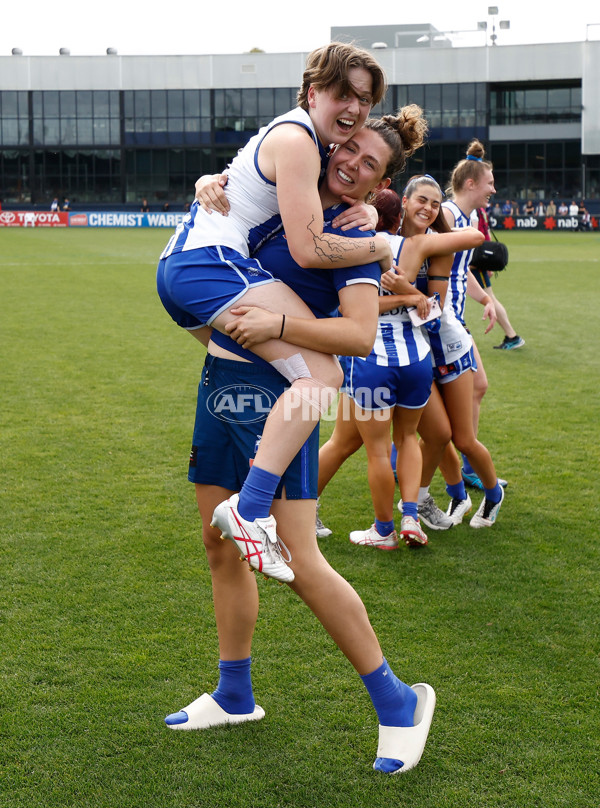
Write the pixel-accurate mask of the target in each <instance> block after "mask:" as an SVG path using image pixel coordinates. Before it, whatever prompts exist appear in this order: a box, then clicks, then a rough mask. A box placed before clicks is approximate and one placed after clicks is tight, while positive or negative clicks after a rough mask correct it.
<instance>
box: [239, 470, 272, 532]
mask: <svg viewBox="0 0 600 808" xmlns="http://www.w3.org/2000/svg"><path fill="white" fill-rule="evenodd" d="M280 479H281V477H278V476H277V475H276V474H271V472H270V471H265V470H264V469H261V468H259V467H258V466H257V465H256V463H255V464H254V465H253V466H251V467H250V471H249V472H248V476H247V477H246V480H245V481H244V485H243V486H242V490H241V491H240V501H239V504H238V511H239V514H240V516H241V517H242V519H246V520H247V521H248V522H253V521H254V520H255V519H262V518H264V517H265V516H268V515H269V511H270V510H271V505H272V503H273V497H274V496H275V491H276V489H277V486H278V485H279V480H280Z"/></svg>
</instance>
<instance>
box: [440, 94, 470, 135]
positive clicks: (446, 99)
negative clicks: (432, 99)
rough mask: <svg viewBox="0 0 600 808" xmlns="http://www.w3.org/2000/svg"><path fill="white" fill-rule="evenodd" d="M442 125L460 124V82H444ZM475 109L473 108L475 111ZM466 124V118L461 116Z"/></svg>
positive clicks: (463, 123)
mask: <svg viewBox="0 0 600 808" xmlns="http://www.w3.org/2000/svg"><path fill="white" fill-rule="evenodd" d="M441 89H442V103H441V108H442V110H443V114H442V126H450V127H453V128H454V127H456V126H458V84H442V88H441ZM474 112H475V110H473V113H474ZM461 123H462V125H463V126H464V125H465V122H464V118H463V117H462V116H461Z"/></svg>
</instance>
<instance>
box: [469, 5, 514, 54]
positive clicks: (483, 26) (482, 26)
mask: <svg viewBox="0 0 600 808" xmlns="http://www.w3.org/2000/svg"><path fill="white" fill-rule="evenodd" d="M497 16H498V6H488V17H491V18H492V33H491V34H490V41H491V43H492V45H495V44H496V40H497V39H498V34H497V33H496V17H497ZM498 27H499V28H501V29H502V30H503V31H506V30H507V29H508V28H510V20H500V22H499V23H498ZM477 28H478V29H479V30H480V31H487V29H488V23H487V20H483V21H482V22H478V23H477ZM485 44H486V45H487V44H488V42H487V38H486V41H485Z"/></svg>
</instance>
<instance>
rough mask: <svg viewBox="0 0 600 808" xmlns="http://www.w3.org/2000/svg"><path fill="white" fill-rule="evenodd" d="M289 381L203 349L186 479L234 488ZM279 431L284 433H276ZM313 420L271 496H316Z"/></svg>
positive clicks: (237, 487)
mask: <svg viewBox="0 0 600 808" xmlns="http://www.w3.org/2000/svg"><path fill="white" fill-rule="evenodd" d="M287 387H289V382H288V381H287V380H286V379H284V377H283V376H281V375H280V374H279V373H277V371H275V370H274V369H272V368H268V367H261V366H260V365H254V364H252V363H251V362H236V361H235V360H232V359H221V358H220V357H215V356H211V355H210V354H207V356H206V361H205V363H204V368H203V370H202V377H201V379H200V384H199V386H198V401H197V406H196V422H195V424H194V436H193V439H192V451H191V455H190V464H189V472H188V479H189V480H190V482H192V483H199V484H201V485H219V486H221V487H222V488H227V489H228V490H229V491H239V490H240V488H241V487H242V484H243V482H244V480H245V479H246V475H247V474H248V471H249V469H250V466H251V465H252V462H253V460H254V456H255V454H256V451H257V449H258V444H259V443H260V439H261V436H262V431H263V428H264V425H265V421H266V420H267V416H268V414H269V412H270V410H271V407H272V406H273V404H274V403H275V402H276V401H277V399H278V398H279V396H280V395H281V393H282V392H283V391H284V390H285V389H286V388H287ZM282 437H284V436H282ZM318 474H319V426H318V425H317V426H316V427H315V428H314V430H313V432H312V433H311V435H310V437H309V438H308V440H307V441H306V443H305V444H304V446H303V447H302V448H301V449H300V451H299V452H298V454H297V455H296V457H295V458H294V459H293V460H292V462H291V463H290V465H289V467H288V468H287V470H286V471H285V473H284V475H283V477H282V478H281V481H280V483H279V486H278V487H277V491H276V494H275V498H276V499H279V498H280V497H281V494H282V491H283V489H284V488H285V494H286V497H287V498H288V499H316V498H317V482H318Z"/></svg>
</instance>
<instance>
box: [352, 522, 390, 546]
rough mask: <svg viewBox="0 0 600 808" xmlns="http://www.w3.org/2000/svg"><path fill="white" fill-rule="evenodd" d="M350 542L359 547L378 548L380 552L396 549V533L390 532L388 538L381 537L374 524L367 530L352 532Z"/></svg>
mask: <svg viewBox="0 0 600 808" xmlns="http://www.w3.org/2000/svg"><path fill="white" fill-rule="evenodd" d="M350 541H351V542H352V544H357V545H359V546H361V547H378V548H379V549H380V550H397V549H398V534H397V533H396V531H395V530H392V532H391V533H390V535H389V536H381V535H380V534H379V533H378V532H377V528H376V527H375V525H374V524H373V525H371V527H370V528H369V529H368V530H353V531H352V533H351V534H350Z"/></svg>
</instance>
